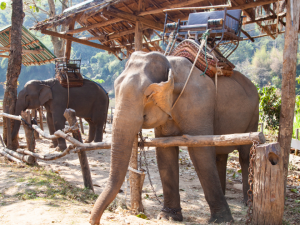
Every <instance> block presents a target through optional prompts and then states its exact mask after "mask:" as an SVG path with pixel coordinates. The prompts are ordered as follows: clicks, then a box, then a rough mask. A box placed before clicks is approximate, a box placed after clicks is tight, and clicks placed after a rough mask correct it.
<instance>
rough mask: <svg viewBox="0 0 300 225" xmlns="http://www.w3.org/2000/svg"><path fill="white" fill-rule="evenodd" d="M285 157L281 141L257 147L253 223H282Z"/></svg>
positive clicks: (275, 224)
mask: <svg viewBox="0 0 300 225" xmlns="http://www.w3.org/2000/svg"><path fill="white" fill-rule="evenodd" d="M282 177H283V157H282V155H281V150H280V145H279V143H271V144H264V145H260V146H258V147H257V148H256V157H255V163H254V184H253V191H254V192H253V193H254V194H253V218H252V224H259V225H260V224H265V225H267V224H270V225H271V224H272V225H277V224H278V225H279V224H282V218H283V211H284V180H283V179H282Z"/></svg>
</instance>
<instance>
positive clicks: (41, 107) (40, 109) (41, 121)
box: [39, 106, 44, 130]
mask: <svg viewBox="0 0 300 225" xmlns="http://www.w3.org/2000/svg"><path fill="white" fill-rule="evenodd" d="M39 114H40V127H41V129H42V130H44V124H43V122H44V119H43V106H40V108H39Z"/></svg>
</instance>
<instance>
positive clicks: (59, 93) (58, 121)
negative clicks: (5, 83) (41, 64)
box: [12, 78, 109, 151]
mask: <svg viewBox="0 0 300 225" xmlns="http://www.w3.org/2000/svg"><path fill="white" fill-rule="evenodd" d="M68 101H69V103H68ZM67 104H68V107H69V108H71V109H74V110H75V111H76V116H78V117H82V118H84V119H85V120H86V121H87V122H88V123H89V135H88V140H86V141H87V142H92V141H95V142H101V141H102V136H103V128H104V125H105V123H106V118H107V111H108V105H109V97H108V94H107V93H106V91H105V90H104V89H103V88H102V87H100V86H98V85H97V84H96V83H95V82H93V81H90V80H86V79H84V80H83V86H82V87H72V88H70V89H69V96H68V89H67V88H64V87H63V86H62V85H61V84H60V83H59V81H58V79H56V78H52V79H48V80H44V81H39V80H31V81H28V82H27V83H26V84H25V86H24V88H23V89H22V90H21V91H20V92H19V95H18V99H17V102H16V111H15V114H16V115H20V114H21V111H24V110H26V109H36V108H38V107H40V106H42V105H43V106H45V108H46V110H47V124H48V128H49V132H50V134H54V132H55V131H57V130H59V129H63V128H64V127H65V122H66V119H65V117H64V116H63V114H64V111H65V109H66V108H67ZM19 129H20V121H16V122H15V125H14V127H13V130H12V138H13V139H15V138H16V137H17V134H18V131H19ZM53 147H56V150H58V151H62V150H64V149H66V142H65V139H63V138H59V139H57V140H54V141H53Z"/></svg>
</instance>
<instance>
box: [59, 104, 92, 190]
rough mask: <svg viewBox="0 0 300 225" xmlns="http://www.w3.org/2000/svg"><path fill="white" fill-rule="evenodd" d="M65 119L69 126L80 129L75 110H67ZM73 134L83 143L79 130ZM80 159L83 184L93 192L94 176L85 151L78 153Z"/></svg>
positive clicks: (73, 130)
mask: <svg viewBox="0 0 300 225" xmlns="http://www.w3.org/2000/svg"><path fill="white" fill-rule="evenodd" d="M64 117H65V118H66V119H67V121H68V123H69V126H70V127H75V126H77V128H78V124H77V121H76V113H75V110H73V109H66V110H65V112H64ZM71 132H72V134H73V137H74V138H75V139H77V140H78V142H82V137H81V134H80V131H79V128H78V129H76V130H75V129H72V131H71ZM78 157H79V161H80V166H81V172H82V176H83V182H84V187H86V188H88V189H91V190H92V191H94V188H93V182H92V176H91V172H90V167H89V162H88V159H87V156H86V153H85V152H84V151H80V152H78Z"/></svg>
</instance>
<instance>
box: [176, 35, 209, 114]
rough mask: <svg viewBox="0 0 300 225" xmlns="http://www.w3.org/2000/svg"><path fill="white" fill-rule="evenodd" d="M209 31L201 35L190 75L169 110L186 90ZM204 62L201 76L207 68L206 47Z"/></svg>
mask: <svg viewBox="0 0 300 225" xmlns="http://www.w3.org/2000/svg"><path fill="white" fill-rule="evenodd" d="M209 31H210V29H208V30H207V31H206V32H205V33H204V34H203V35H202V40H201V45H200V47H199V51H198V53H197V56H196V58H195V61H194V63H193V65H192V68H191V70H190V73H189V75H188V78H187V80H186V82H185V84H184V86H183V89H182V91H181V92H180V94H179V96H178V98H177V99H176V101H175V103H174V104H173V106H172V109H171V110H173V109H174V107H175V105H176V103H177V102H178V100H179V99H180V97H181V95H182V94H183V92H184V90H185V88H186V86H187V84H188V82H189V79H190V78H191V75H192V72H193V70H194V68H195V65H196V62H197V60H198V57H199V55H200V53H201V51H202V49H203V46H204V44H206V43H207V38H208V36H209ZM205 61H206V68H205V71H204V72H203V73H202V74H201V75H203V76H204V74H205V72H206V70H207V67H208V63H207V58H206V47H205ZM201 75H200V76H201Z"/></svg>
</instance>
